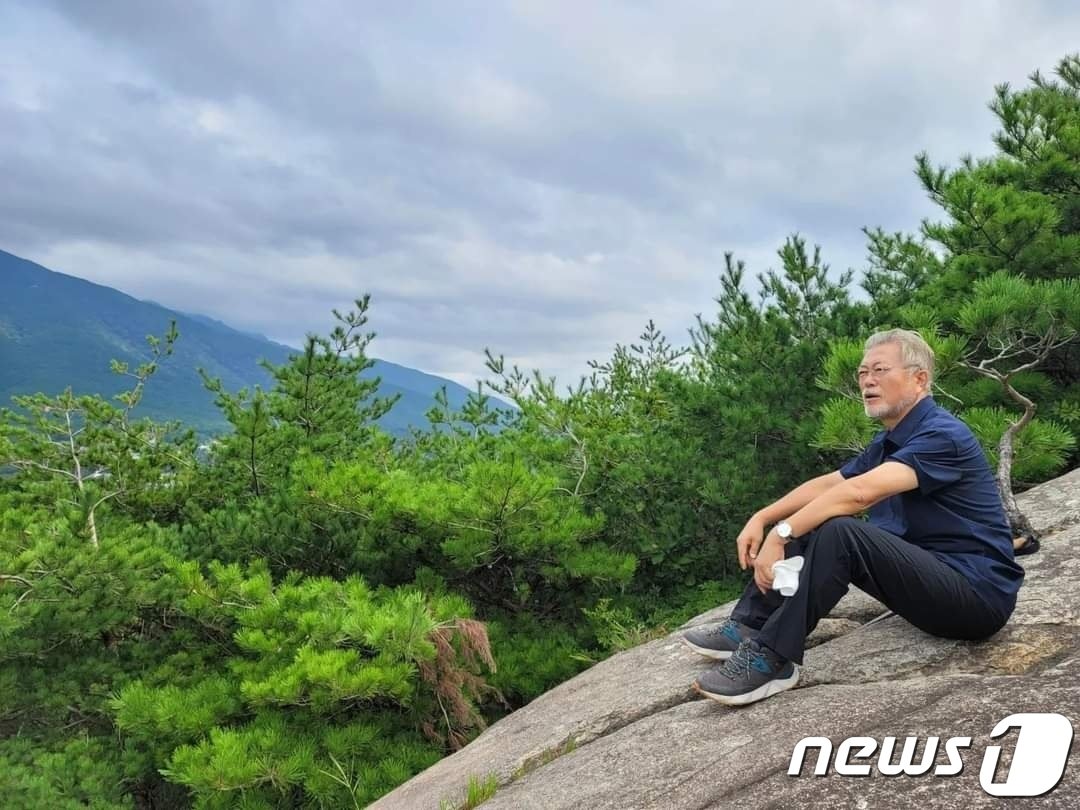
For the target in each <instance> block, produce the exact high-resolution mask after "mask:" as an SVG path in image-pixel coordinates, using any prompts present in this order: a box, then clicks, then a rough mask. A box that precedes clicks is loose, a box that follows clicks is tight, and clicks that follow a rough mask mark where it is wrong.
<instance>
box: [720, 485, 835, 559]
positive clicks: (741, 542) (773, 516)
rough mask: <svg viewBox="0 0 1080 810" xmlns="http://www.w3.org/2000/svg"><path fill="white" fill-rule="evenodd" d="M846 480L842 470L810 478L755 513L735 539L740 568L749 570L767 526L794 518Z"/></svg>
mask: <svg viewBox="0 0 1080 810" xmlns="http://www.w3.org/2000/svg"><path fill="white" fill-rule="evenodd" d="M843 481H844V476H842V475H841V474H840V472H839V471H836V472H831V473H826V474H825V475H819V476H818V477H817V478H811V479H810V480H809V481H806V482H804V483H802V484H800V485H799V486H797V487H795V489H793V490H791V492H789V493H788V494H787V495H785V496H784V497H783V498H781V499H780V500H778V501H775V502H773V503H771V504H769V505H768V506H766V507H765V508H763V509H760V510H758V511H757V512H755V513H754V514H753V515H752V516H751V517H750V519H749V520H748V521H746V525H745V526H743V530H742V531H741V532H739V536H738V537H737V538H736V539H735V549H736V553H737V554H738V557H739V567H740V568H742V569H743V570H744V571H745V570H746V567H747V566H748V565H750V563H751V562H752V561H753V559H754V555H755V554H756V553H757V550H758V547H759V546H761V542H762V540H763V539H764V537H765V527H766V526H767V525H769V524H770V523H776V522H777V521H780V520H783V519H784V518H786V517H790V516H791V515H793V514H794V513H795V512H797V511H798V510H799V509H802V508H803V507H804V506H806V505H807V504H808V503H810V502H812V501H813V500H814V499H815V498H818V497H820V496H821V495H823V494H824V493H826V492H828V491H829V490H830V489H832V488H833V487H836V486H838V485H839V484H842V483H843Z"/></svg>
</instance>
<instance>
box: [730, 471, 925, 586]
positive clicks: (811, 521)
mask: <svg viewBox="0 0 1080 810" xmlns="http://www.w3.org/2000/svg"><path fill="white" fill-rule="evenodd" d="M836 474H837V475H839V473H836ZM823 477H826V478H827V476H823ZM841 478H843V476H841ZM814 480H817V479H814ZM807 483H808V484H809V483H813V481H808V482H807ZM918 485H919V481H918V478H917V477H916V475H915V470H913V469H912V468H911V467H909V466H907V465H906V464H904V463H902V462H899V461H886V462H884V463H882V464H880V465H878V466H877V467H875V468H874V469H872V470H870V471H869V472H865V473H863V474H862V475H857V476H855V477H853V478H848V479H846V480H842V481H841V482H840V483H837V484H835V485H834V486H831V487H829V488H828V489H826V490H824V491H823V492H821V493H820V494H818V495H817V497H815V498H814V499H813V500H811V501H810V502H809V503H806V504H805V505H803V506H802V507H801V508H800V509H799V510H798V511H797V512H795V514H793V515H791V516H790V517H788V518H787V522H788V524H789V525H790V526H791V536H792V537H793V538H794V537H801V536H802V535H804V534H807V533H809V532H811V531H813V530H814V529H816V528H817V527H818V526H820V525H821V524H822V523H824V522H825V521H826V520H828V519H829V518H833V517H840V516H841V515H857V514H858V513H859V512H862V511H863V510H865V509H869V508H870V507H871V506H873V505H874V504H875V503H877V502H878V501H882V500H884V499H885V498H888V497H890V496H892V495H897V494H899V493H901V492H907V491H908V490H910V489H915V488H916V487H917V486H918ZM803 486H806V484H804V485H803ZM801 488H802V487H800V488H799V489H801ZM798 491H799V490H798V489H796V490H794V491H792V492H791V493H790V494H789V495H788V496H785V497H784V498H781V499H780V500H779V501H777V503H776V504H774V506H778V505H779V504H781V503H783V502H784V501H785V500H786V499H787V498H789V497H791V496H793V495H794V494H795V493H796V492H798ZM770 508H771V507H770ZM744 534H746V531H745V530H744ZM758 537H760V535H758ZM740 539H741V537H740ZM759 543H760V545H759ZM740 550H741V549H740ZM748 558H749V560H750V561H752V562H753V565H754V581H755V583H757V586H758V588H759V589H760V590H761V592H762V593H766V592H767V591H768V589H769V588H770V587H772V566H773V563H775V562H776V561H777V560H782V559H783V558H784V541H783V540H782V539H781V538H780V535H778V534H777V533H776V529H775V528H774V529H772V530H771V531H770V532H769V533H768V535H766V536H765V539H764V540H761V541H755V542H754V543H753V544H751V546H750V552H749V555H748ZM740 562H741V557H740Z"/></svg>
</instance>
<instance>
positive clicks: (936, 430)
mask: <svg viewBox="0 0 1080 810" xmlns="http://www.w3.org/2000/svg"><path fill="white" fill-rule="evenodd" d="M885 461H899V462H902V463H903V464H906V465H907V466H909V467H911V468H912V469H913V470H914V471H915V475H916V477H917V478H918V480H919V486H918V488H916V489H912V490H909V491H907V492H902V493H900V494H899V495H893V496H891V497H889V498H886V499H885V500H883V501H881V502H879V503H877V504H875V505H874V506H872V507H871V508H870V522H871V523H872V524H874V525H875V526H878V527H880V528H882V529H884V530H885V531H888V532H891V533H892V534H895V535H897V536H899V537H902V538H904V539H905V540H907V541H908V542H909V543H914V544H915V545H917V546H921V547H922V548H925V549H927V550H928V551H930V552H931V553H933V554H934V555H935V556H936V557H938V558H939V559H940V560H941V561H942V562H944V563H946V564H947V565H949V566H950V567H952V568H954V569H956V570H957V571H959V572H960V573H961V574H963V576H964V577H965V578H966V579H967V580H968V581H969V582H970V583H971V584H972V586H973V587H974V588H975V590H976V591H977V592H978V593H979V594H981V595H982V596H983V598H984V599H985V600H986V601H987V602H988V603H989V604H990V605H991V606H992V607H994V608H995V609H997V610H1000V611H1001V612H1002V616H1003V617H1004V618H1007V617H1008V616H1009V615H1010V614H1011V613H1012V610H1013V608H1014V607H1015V606H1016V593H1017V591H1019V590H1020V585H1021V583H1022V582H1023V581H1024V569H1023V568H1021V567H1020V566H1019V565H1017V563H1016V559H1015V557H1014V556H1013V545H1012V532H1011V531H1010V529H1009V521H1008V519H1007V518H1006V516H1005V508H1004V506H1003V505H1002V503H1001V495H1000V493H999V492H998V488H997V481H996V480H995V479H994V476H993V474H992V473H991V472H990V465H989V464H988V463H987V461H986V456H985V455H983V451H982V447H980V446H979V442H978V440H977V439H976V438H975V436H974V434H972V432H971V429H970V428H969V427H968V426H967V425H965V424H964V423H963V422H962V421H960V420H959V419H957V418H956V417H955V416H953V415H952V414H951V413H949V412H948V411H947V410H945V409H944V408H942V407H941V406H940V405H938V404H937V403H936V402H934V400H933V398H932V397H925V398H923V399H922V400H920V401H919V402H918V403H917V404H916V405H915V407H914V408H912V409H911V410H910V411H908V413H907V415H906V416H904V418H903V419H901V420H900V422H899V424H897V425H896V426H895V427H894V428H893V429H892V430H883V431H882V432H881V433H879V434H877V436H875V437H874V439H873V441H871V442H870V444H869V445H867V447H866V449H865V450H863V451H862V453H860V454H859V455H857V456H856V457H855V458H853V459H851V461H849V462H848V463H847V464H845V465H844V466H843V467H841V468H840V474H841V475H843V476H844V478H852V477H854V476H856V475H862V474H863V473H865V472H868V471H869V470H872V469H874V468H875V467H877V466H878V465H879V464H881V463H882V462H885Z"/></svg>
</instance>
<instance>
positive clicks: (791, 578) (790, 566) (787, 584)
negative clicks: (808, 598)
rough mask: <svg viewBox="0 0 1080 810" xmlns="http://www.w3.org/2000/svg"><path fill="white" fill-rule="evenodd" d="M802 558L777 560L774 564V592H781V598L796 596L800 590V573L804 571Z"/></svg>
mask: <svg viewBox="0 0 1080 810" xmlns="http://www.w3.org/2000/svg"><path fill="white" fill-rule="evenodd" d="M802 567H803V558H802V557H788V558H787V559H786V560H777V561H776V562H774V563H773V567H772V573H773V583H772V586H773V590H774V591H780V595H781V596H794V595H795V591H797V590H799V572H800V571H802Z"/></svg>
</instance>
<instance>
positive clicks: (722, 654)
mask: <svg viewBox="0 0 1080 810" xmlns="http://www.w3.org/2000/svg"><path fill="white" fill-rule="evenodd" d="M682 641H683V644H685V645H686V646H687V647H689V648H690V649H691V650H693V651H694V652H696V653H697V654H698V655H704V656H705V657H706V658H711V659H713V660H714V661H727V660H728V659H729V658H731V655H732V653H733V652H734V650H710V649H709V648H708V647H699V646H698V645H697V644H695V643H694V642H692V641H689V640H688V639H686V638H683V640H682Z"/></svg>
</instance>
